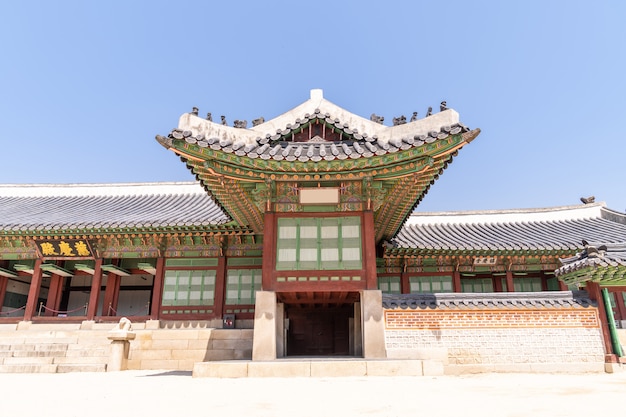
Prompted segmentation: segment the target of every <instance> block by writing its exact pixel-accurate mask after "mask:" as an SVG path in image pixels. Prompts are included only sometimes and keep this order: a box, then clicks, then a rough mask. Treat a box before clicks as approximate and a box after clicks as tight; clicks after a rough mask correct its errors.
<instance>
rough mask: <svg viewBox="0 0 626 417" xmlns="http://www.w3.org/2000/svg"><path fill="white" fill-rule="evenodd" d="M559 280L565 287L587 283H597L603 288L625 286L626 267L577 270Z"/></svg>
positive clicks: (561, 276)
mask: <svg viewBox="0 0 626 417" xmlns="http://www.w3.org/2000/svg"><path fill="white" fill-rule="evenodd" d="M559 279H560V280H561V281H563V282H564V283H565V284H567V285H580V284H584V283H585V282H587V281H592V282H597V283H598V284H600V285H602V286H604V287H610V286H623V285H626V266H622V265H619V266H609V267H597V268H596V267H593V266H588V267H586V268H582V269H579V270H577V271H574V272H570V273H568V274H564V275H560V276H559Z"/></svg>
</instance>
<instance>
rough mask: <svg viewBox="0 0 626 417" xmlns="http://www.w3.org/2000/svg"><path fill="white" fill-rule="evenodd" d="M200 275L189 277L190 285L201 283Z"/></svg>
mask: <svg viewBox="0 0 626 417" xmlns="http://www.w3.org/2000/svg"><path fill="white" fill-rule="evenodd" d="M201 284H202V275H195V274H194V276H192V277H191V285H201Z"/></svg>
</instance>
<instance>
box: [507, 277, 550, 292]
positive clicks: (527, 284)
mask: <svg viewBox="0 0 626 417" xmlns="http://www.w3.org/2000/svg"><path fill="white" fill-rule="evenodd" d="M513 291H516V292H536V291H543V288H542V287H541V278H518V277H515V278H513Z"/></svg>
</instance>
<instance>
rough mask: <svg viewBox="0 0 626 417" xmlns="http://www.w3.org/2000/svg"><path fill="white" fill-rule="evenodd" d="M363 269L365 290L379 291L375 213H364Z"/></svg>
mask: <svg viewBox="0 0 626 417" xmlns="http://www.w3.org/2000/svg"><path fill="white" fill-rule="evenodd" d="M363 267H364V269H365V280H366V283H365V286H366V287H365V288H366V289H368V290H377V289H378V280H377V279H376V278H377V276H376V231H375V229H374V212H373V211H371V210H369V211H364V212H363Z"/></svg>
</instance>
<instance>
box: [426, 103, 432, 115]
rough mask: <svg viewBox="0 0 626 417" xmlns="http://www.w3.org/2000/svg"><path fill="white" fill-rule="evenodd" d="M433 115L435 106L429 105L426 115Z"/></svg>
mask: <svg viewBox="0 0 626 417" xmlns="http://www.w3.org/2000/svg"><path fill="white" fill-rule="evenodd" d="M432 115H433V108H432V107H430V106H429V107H428V111H427V112H426V117H428V116H432Z"/></svg>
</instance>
